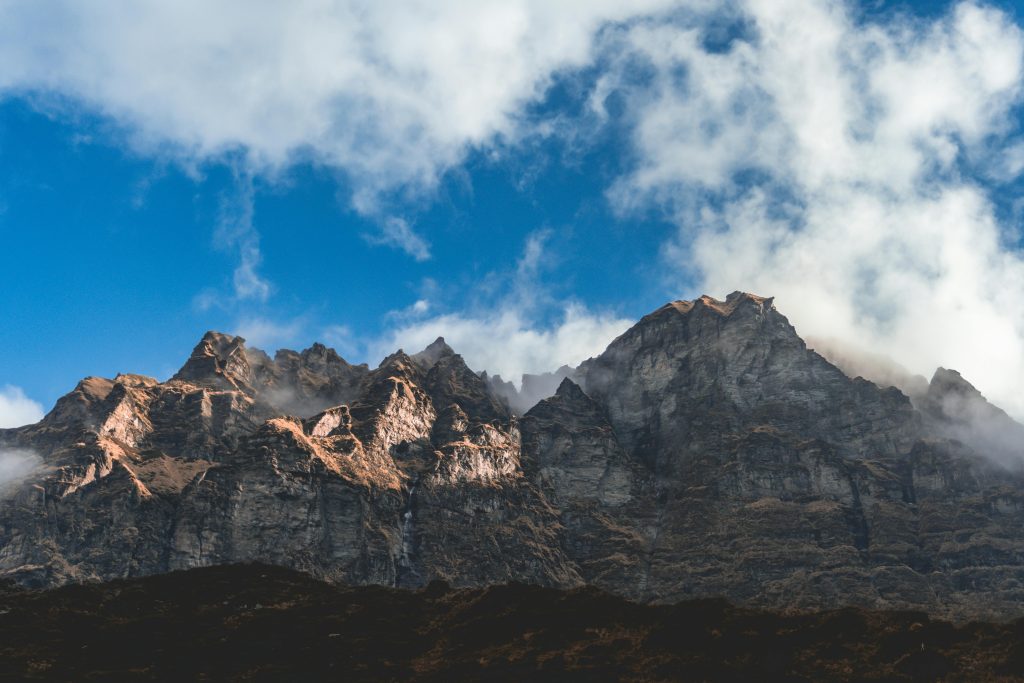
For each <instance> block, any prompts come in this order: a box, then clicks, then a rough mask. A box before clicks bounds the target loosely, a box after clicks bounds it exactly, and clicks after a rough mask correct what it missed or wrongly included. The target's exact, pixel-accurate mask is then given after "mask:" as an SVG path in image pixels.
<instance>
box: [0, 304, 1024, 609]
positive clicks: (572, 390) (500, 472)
mask: <svg viewBox="0 0 1024 683" xmlns="http://www.w3.org/2000/svg"><path fill="white" fill-rule="evenodd" d="M539 377H542V378H543V379H536V380H534V381H533V382H532V385H533V386H544V387H548V389H549V390H550V387H552V386H554V387H556V388H555V389H554V392H553V394H552V395H550V396H548V397H545V398H544V399H543V400H540V401H539V402H538V403H536V405H534V406H533V407H531V408H530V409H529V410H528V411H525V413H523V411H522V409H521V408H517V407H516V406H515V405H510V404H512V403H513V401H511V400H510V398H509V396H508V391H507V390H508V387H507V386H505V383H503V382H501V380H500V379H497V380H496V378H489V377H487V376H486V375H484V374H478V373H476V372H474V371H473V370H471V369H470V368H469V367H468V366H467V365H466V363H465V362H464V360H463V359H462V357H461V356H459V355H458V354H457V353H456V352H455V351H454V350H453V349H452V348H451V347H449V346H448V344H447V343H445V342H444V340H443V339H438V340H437V341H436V342H434V343H433V344H431V345H430V346H429V347H428V348H427V349H425V350H423V351H422V352H420V353H416V354H413V355H407V354H406V353H404V352H403V351H397V352H396V353H394V354H392V355H391V356H389V357H388V358H386V359H384V361H383V362H382V363H381V364H380V366H379V367H377V368H375V369H372V370H371V369H369V368H367V367H366V366H365V365H362V366H359V365H351V364H349V363H347V362H346V361H344V360H343V359H341V358H340V357H339V356H338V355H337V354H336V353H334V352H333V351H332V350H330V349H327V348H325V347H323V346H321V345H314V346H313V347H312V348H311V349H307V350H306V351H303V352H301V353H296V352H293V351H279V352H277V354H275V356H274V358H270V356H268V355H267V354H265V353H263V352H261V351H258V350H255V349H249V348H247V347H246V346H245V343H244V340H242V339H241V338H239V337H231V336H229V335H223V334H218V333H215V332H210V333H207V334H206V335H205V336H204V337H203V339H202V340H201V341H200V342H199V344H198V345H197V346H196V348H195V350H194V351H193V353H192V355H191V357H190V358H189V359H188V361H187V362H186V363H185V365H184V366H183V367H182V369H181V370H180V371H179V372H178V373H177V374H176V375H175V376H174V377H172V378H171V379H170V380H168V381H167V382H158V381H156V380H154V379H151V378H146V377H141V376H138V375H118V376H117V377H115V378H114V379H103V378H87V379H85V380H82V382H80V383H79V385H78V386H77V387H76V388H75V389H74V390H73V391H72V392H71V393H69V394H68V395H66V396H64V397H63V398H61V399H60V400H59V401H58V402H57V404H56V406H55V407H54V409H53V410H52V411H51V412H50V413H49V414H48V415H47V416H46V417H45V418H43V420H42V421H41V422H39V423H38V424H36V425H30V426H27V427H22V428H18V429H13V430H0V449H6V450H7V451H16V452H18V453H20V454H25V453H33V454H35V455H36V456H38V458H39V460H38V462H39V466H38V467H37V468H36V469H35V470H33V471H32V472H31V473H29V474H27V475H25V476H22V477H21V478H20V479H18V480H16V481H9V482H7V483H6V484H5V486H4V492H3V499H2V501H0V576H4V577H8V578H10V579H12V580H15V581H17V582H18V583H19V584H22V585H25V586H35V587H44V586H56V585H61V584H65V583H70V582H82V581H94V580H110V579H115V578H125V577H133V576H139V575H149V574H160V573H165V572H168V571H173V570H177V569H189V568H195V567H202V566H207V565H220V564H230V563H237V562H252V561H260V562H266V563H270V564H275V565H280V566H284V567H289V568H293V569H298V570H301V571H303V572H306V573H308V574H311V575H312V576H314V577H318V578H320V579H324V580H327V581H330V582H334V583H339V584H347V585H366V584H379V585H385V586H395V587H400V588H415V587H422V586H425V585H426V584H428V583H429V582H430V581H432V580H435V579H440V580H444V581H447V582H449V583H450V584H451V585H453V586H456V587H479V586H487V585H491V584H500V583H506V582H509V581H519V582H525V583H531V584H537V585H540V586H548V587H554V588H559V589H571V588H574V587H579V586H583V585H589V586H594V587H598V588H600V589H603V590H605V591H608V592H610V593H613V594H616V595H619V596H621V597H624V598H628V599H632V600H637V601H642V602H656V603H658V602H662V603H664V602H676V601H679V600H685V599H692V598H703V597H726V598H728V599H730V600H732V601H734V602H736V603H739V604H742V605H748V606H757V607H763V608H771V609H794V608H798V609H799V608H813V609H820V608H832V607H837V606H845V605H853V606H860V607H868V608H874V609H890V608H900V609H917V610H922V611H925V612H928V613H930V614H933V615H938V616H943V617H949V618H953V619H968V618H975V617H992V618H997V617H998V618H1006V617H1011V616H1019V614H1020V612H1021V608H1022V606H1024V470H1022V467H1021V462H1022V461H1024V460H1022V458H1024V453H1022V452H1021V451H1022V444H1024V439H1019V437H1018V435H1019V434H1021V433H1022V432H1020V430H1021V429H1024V428H1022V427H1021V426H1020V425H1018V424H1017V423H1016V422H1014V421H1013V420H1012V419H1011V418H1009V416H1007V415H1006V414H1005V413H1003V412H1002V411H1000V410H999V409H998V408H996V407H994V406H992V405H991V404H989V403H988V402H987V401H986V400H985V399H984V397H982V396H981V394H980V393H978V392H977V391H976V390H975V389H974V388H973V387H971V386H970V384H969V383H967V381H966V380H964V379H963V378H960V377H959V375H956V374H955V373H952V372H951V371H947V370H940V371H939V372H937V373H936V376H935V378H933V379H932V381H931V383H930V384H929V386H928V388H927V390H926V391H925V392H924V394H923V395H921V396H915V397H914V399H913V400H912V399H911V398H910V397H908V396H906V395H904V394H903V393H901V392H900V390H899V389H896V388H894V387H882V386H879V385H877V384H874V383H872V382H870V381H868V380H865V379H862V378H859V377H858V378H851V377H848V376H847V375H846V374H844V373H843V372H842V371H841V370H840V369H838V368H837V367H835V366H834V365H832V364H831V363H829V362H828V361H827V360H826V359H825V358H824V357H822V356H821V355H819V354H818V353H816V352H815V351H813V350H811V349H809V348H808V347H807V345H806V344H805V343H804V341H803V340H802V339H801V338H800V337H799V336H798V335H797V333H796V331H795V330H794V329H793V327H792V326H791V325H790V324H789V322H788V321H787V319H786V318H785V317H784V316H783V315H782V314H781V313H780V312H779V311H778V310H776V308H775V306H774V305H773V302H772V299H770V298H764V297H758V296H754V295H751V294H744V293H740V292H737V293H734V294H731V295H730V296H729V297H727V298H726V300H725V301H718V300H715V299H713V298H710V297H706V296H705V297H700V298H698V299H695V300H693V301H676V302H673V303H670V304H668V305H666V306H664V307H662V308H660V309H658V310H657V311H655V312H653V313H651V314H650V315H647V316H645V317H644V318H643V319H641V320H640V321H639V322H637V324H636V325H634V326H633V327H632V328H631V329H630V330H628V331H627V332H625V333H624V334H623V335H621V336H620V337H619V338H617V339H616V340H614V341H613V342H612V343H611V344H610V345H609V347H608V348H607V350H606V351H605V352H604V353H602V354H601V355H600V356H598V357H596V358H592V359H590V360H588V361H586V362H584V363H582V364H581V365H580V366H579V367H578V368H563V369H560V370H559V371H557V372H556V373H552V375H551V376H539ZM556 380H557V384H555V381H556ZM502 387H504V388H503V389H502ZM499 389H500V390H499ZM512 390H515V388H514V387H512Z"/></svg>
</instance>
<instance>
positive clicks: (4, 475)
mask: <svg viewBox="0 0 1024 683" xmlns="http://www.w3.org/2000/svg"><path fill="white" fill-rule="evenodd" d="M42 466H43V459H42V458H40V457H39V455H37V454H36V453H35V451H31V450H29V449H26V448H0V494H2V493H5V492H9V491H10V489H11V488H12V487H14V486H16V485H17V484H19V483H21V482H22V481H24V480H25V479H27V478H28V477H29V476H31V475H32V473H34V472H35V471H36V470H38V469H39V468H41V467H42Z"/></svg>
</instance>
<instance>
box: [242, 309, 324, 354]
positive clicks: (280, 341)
mask: <svg viewBox="0 0 1024 683" xmlns="http://www.w3.org/2000/svg"><path fill="white" fill-rule="evenodd" d="M305 324H306V323H305V320H303V319H301V318H296V319H294V320H289V321H285V322H280V321H275V320H271V319H270V318H264V317H258V316H256V317H250V318H243V319H242V320H240V321H239V322H238V323H237V324H236V325H235V328H234V331H233V332H232V334H235V335H237V336H240V337H242V338H243V339H245V343H246V345H247V346H249V347H253V346H255V347H259V348H261V349H264V350H266V351H271V352H272V351H274V350H276V349H278V348H281V347H282V346H283V345H285V344H289V343H292V342H294V341H295V340H296V339H297V338H298V337H299V336H300V335H301V334H302V331H303V330H304V329H305ZM271 355H273V354H271Z"/></svg>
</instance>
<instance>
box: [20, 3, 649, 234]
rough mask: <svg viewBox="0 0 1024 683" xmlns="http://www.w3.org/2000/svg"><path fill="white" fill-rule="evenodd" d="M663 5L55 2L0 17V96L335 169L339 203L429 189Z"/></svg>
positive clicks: (373, 206)
mask: <svg viewBox="0 0 1024 683" xmlns="http://www.w3.org/2000/svg"><path fill="white" fill-rule="evenodd" d="M666 4H668V3H667V2H665V1H664V0H638V1H637V2H633V3H628V6H626V4H625V3H620V2H615V1H613V0H565V1H564V2H557V3H551V2H544V1H542V0H473V1H470V0H457V1H453V2H444V3H436V2H427V1H426V0H404V1H401V2H378V3H373V2H371V3H367V2H361V1H358V0H349V1H343V2H332V3H326V2H317V1H313V0H310V1H303V2H292V3H274V2H263V1H257V2H248V1H246V2H243V1H242V0H233V1H231V0H229V1H228V2H219V3H215V4H211V3H207V2H200V1H199V0H183V2H176V3H170V4H169V3H165V2H159V1H158V0H148V1H146V0H143V1H142V2H136V3H132V5H131V7H125V6H123V5H119V4H116V3H115V4H111V3H78V2H71V1H70V0H58V1H57V2H52V3H47V4H46V7H43V6H42V5H40V4H39V3H37V2H33V1H31V0H20V1H19V0H14V1H12V2H5V3H3V5H2V7H0V90H6V91H8V92H15V93H31V94H33V95H34V96H36V97H47V96H50V99H51V100H52V99H54V97H52V96H53V95H56V97H57V98H60V99H63V100H71V101H73V102H77V103H84V104H85V105H87V106H88V107H90V108H91V109H92V110H94V111H97V112H99V113H101V114H104V115H106V116H109V117H111V118H112V119H114V120H115V121H116V122H118V123H120V124H122V126H123V127H124V128H125V129H126V130H127V132H128V133H129V135H130V138H131V141H132V142H133V143H134V144H135V146H136V147H138V148H139V149H142V150H144V151H147V152H152V151H158V152H160V153H161V154H172V155H177V156H179V157H182V158H187V159H192V160H195V159H200V160H202V159H209V158H218V157H220V156H221V155H223V154H224V153H225V152H229V151H235V150H243V151H244V155H245V159H246V162H247V163H248V164H249V165H250V166H251V167H252V168H257V169H260V168H264V169H274V168H282V167H285V166H287V165H289V164H290V163H292V162H293V161H295V160H296V159H311V160H313V161H315V162H317V163H321V164H325V165H328V166H331V167H334V168H337V169H340V170H341V171H342V172H343V173H344V174H345V176H346V177H347V178H348V179H349V180H350V182H351V185H352V189H353V193H352V201H353V204H354V206H355V207H356V208H357V209H358V210H360V211H362V212H364V213H369V214H375V213H377V212H378V209H379V206H378V202H379V195H380V193H381V192H382V191H385V190H388V191H390V190H393V189H396V188H399V189H401V190H402V191H403V192H408V191H412V192H417V191H422V190H424V189H426V190H429V189H431V188H432V187H434V186H435V185H436V183H437V180H438V177H439V174H440V173H443V172H444V170H445V169H448V168H451V167H452V166H454V165H456V164H458V163H459V162H460V161H461V159H462V158H463V156H464V154H465V153H466V151H467V149H469V148H471V147H473V146H478V145H484V144H488V143H489V142H490V141H492V140H494V139H496V138H500V137H514V136H515V135H516V126H517V119H518V117H519V116H520V114H521V111H522V109H523V107H524V105H525V104H527V103H528V102H531V101H534V100H536V99H538V98H539V97H541V96H542V95H543V94H544V92H545V90H546V88H547V86H548V84H549V83H550V82H551V79H552V76H553V74H554V73H556V72H558V71H559V70H563V69H569V68H573V67H578V66H582V65H585V64H586V63H588V62H589V61H590V59H591V57H592V43H593V36H594V34H595V32H596V31H597V29H598V28H599V27H600V26H602V25H603V24H605V23H606V22H609V21H618V20H622V19H625V18H628V17H630V16H633V15H634V14H636V13H638V12H644V11H648V10H652V9H657V8H659V7H661V6H664V5H666Z"/></svg>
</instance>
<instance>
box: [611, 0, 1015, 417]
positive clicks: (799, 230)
mask: <svg viewBox="0 0 1024 683" xmlns="http://www.w3.org/2000/svg"><path fill="white" fill-rule="evenodd" d="M734 19H735V20H736V22H737V26H738V27H741V29H742V30H740V29H737V33H736V35H735V36H734V39H733V41H732V42H731V43H729V44H728V45H727V46H725V47H724V49H723V46H722V45H717V46H715V48H714V49H712V47H709V46H708V45H707V44H706V41H705V37H706V36H705V32H704V31H703V27H702V26H701V25H700V24H699V22H698V23H697V24H694V23H692V22H691V23H690V24H686V25H679V24H671V23H641V24H638V25H635V26H631V27H628V28H625V29H623V30H622V31H621V32H619V33H618V34H617V35H616V36H615V42H614V46H613V48H612V49H614V50H615V51H616V54H618V55H619V59H620V60H621V63H622V64H623V65H624V66H622V67H621V68H620V70H619V71H616V70H615V69H613V70H611V71H610V72H609V73H608V74H607V75H606V76H605V77H603V79H602V80H601V82H600V84H599V87H598V89H597V91H596V93H595V96H594V99H593V108H594V111H595V112H596V113H597V114H598V115H599V116H600V115H603V109H602V107H603V104H602V103H603V99H602V97H605V96H607V94H608V93H610V92H613V91H615V90H624V91H626V92H627V93H628V94H629V96H628V97H627V98H625V100H626V101H627V102H629V107H630V115H631V116H632V117H633V123H634V129H633V130H634V132H633V138H632V145H633V147H634V149H635V151H636V153H637V159H638V161H637V164H636V166H635V168H634V169H633V171H632V172H631V173H630V174H629V175H628V176H626V177H624V178H621V179H620V180H619V182H618V183H617V184H616V185H615V187H614V188H612V190H611V191H610V195H609V196H610V197H611V199H612V201H613V202H614V203H615V205H616V206H617V207H618V208H619V209H620V210H622V211H629V210H631V209H632V208H634V207H637V206H641V207H642V206H649V205H650V204H651V203H654V204H656V205H660V206H662V207H665V208H666V209H667V210H669V211H670V212H672V215H674V216H675V220H676V221H677V222H678V224H679V235H678V237H677V238H676V239H675V240H673V241H672V242H671V243H670V244H667V245H666V247H665V256H666V258H667V260H668V262H669V263H672V264H675V265H677V266H682V267H683V269H684V271H685V272H686V274H687V276H688V278H690V279H691V282H690V284H689V287H692V279H696V280H697V281H698V282H699V288H700V289H703V290H705V291H707V292H708V293H711V294H722V293H724V292H728V291H732V290H734V289H737V288H742V289H746V290H749V291H754V292H759V293H763V294H769V295H774V296H775V297H776V302H777V304H778V305H779V307H780V309H781V310H782V311H783V312H784V313H785V314H786V315H787V316H789V318H790V319H791V320H792V321H793V322H794V324H795V326H796V327H797V330H798V331H799V332H801V333H802V334H805V335H814V336H820V337H833V338H839V339H842V340H843V342H844V343H845V344H847V345H849V346H855V347H860V348H862V349H869V350H872V351H875V352H883V353H885V354H888V355H890V356H892V357H893V358H894V359H895V361H897V362H898V363H899V364H901V365H903V366H905V367H906V368H908V369H909V370H910V372H911V373H912V374H923V375H926V376H931V373H932V372H933V371H934V369H935V368H936V367H937V366H939V365H945V366H947V367H955V368H957V369H958V370H960V371H961V372H962V373H963V374H964V376H965V377H967V378H968V379H969V380H970V381H971V382H973V383H974V384H976V385H977V386H978V387H979V388H981V389H982V390H983V391H984V393H985V394H986V395H987V396H989V397H990V398H992V399H994V400H995V401H996V402H997V403H999V404H1001V405H1003V406H1004V407H1005V408H1006V409H1007V410H1009V411H1010V412H1011V413H1013V414H1015V415H1017V416H1022V415H1024V394H1021V392H1020V390H1019V388H1020V384H1021V381H1022V380H1024V297H1021V295H1020V294H1021V292H1024V259H1022V256H1021V252H1020V248H1019V239H1020V235H1019V233H1018V231H1017V229H1016V226H1015V225H1011V224H1007V223H1005V222H1000V220H999V218H998V215H999V214H998V212H997V210H996V207H995V206H994V203H993V196H994V193H995V192H997V191H998V190H999V186H998V182H1004V181H1006V180H1007V176H1008V175H1012V173H1016V172H1019V171H1020V168H1021V165H1020V164H1019V163H1018V162H1017V161H1015V159H1016V158H1017V157H1018V156H1019V152H1017V151H1014V150H1017V149H1018V148H1019V144H1020V143H1019V136H1020V135H1021V132H1022V131H1021V127H1020V124H1019V122H1018V120H1017V118H1016V116H1017V114H1018V113H1019V110H1018V105H1019V103H1020V99H1021V85H1022V60H1024V34H1022V31H1021V29H1020V28H1019V27H1018V26H1017V25H1015V24H1014V23H1013V21H1012V20H1011V19H1010V17H1009V16H1007V15H1006V14H1003V13H1001V12H999V11H997V10H994V9H991V8H988V7H985V6H983V5H980V4H976V3H973V2H964V3H960V4H958V5H955V6H953V7H952V8H951V10H950V11H949V13H948V14H947V15H945V16H943V17H940V18H938V19H914V18H908V17H902V18H899V17H898V18H895V19H890V20H888V23H884V24H879V23H870V22H865V21H862V20H861V19H859V18H858V17H856V16H854V6H853V5H848V4H845V3H841V2H809V1H805V0H772V1H771V2H768V1H766V0H750V1H748V2H744V3H739V4H738V5H737V13H736V16H735V17H734ZM638 58H640V59H643V60H646V63H647V64H648V65H649V66H650V68H651V69H650V71H651V78H650V79H649V80H648V81H647V82H645V83H642V84H639V85H637V84H631V83H629V82H627V79H626V78H625V76H624V75H623V74H624V73H625V71H624V70H625V69H626V66H625V65H627V64H632V63H634V62H635V61H636V59H638ZM629 60H633V61H629ZM1003 149H1008V150H1009V152H1008V156H1007V155H1004V153H1003V151H1002V150H1003ZM992 169H1001V170H1000V173H1001V174H1002V179H1001V180H994V179H993V173H992V172H991V171H992ZM996 175H998V174H996Z"/></svg>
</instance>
